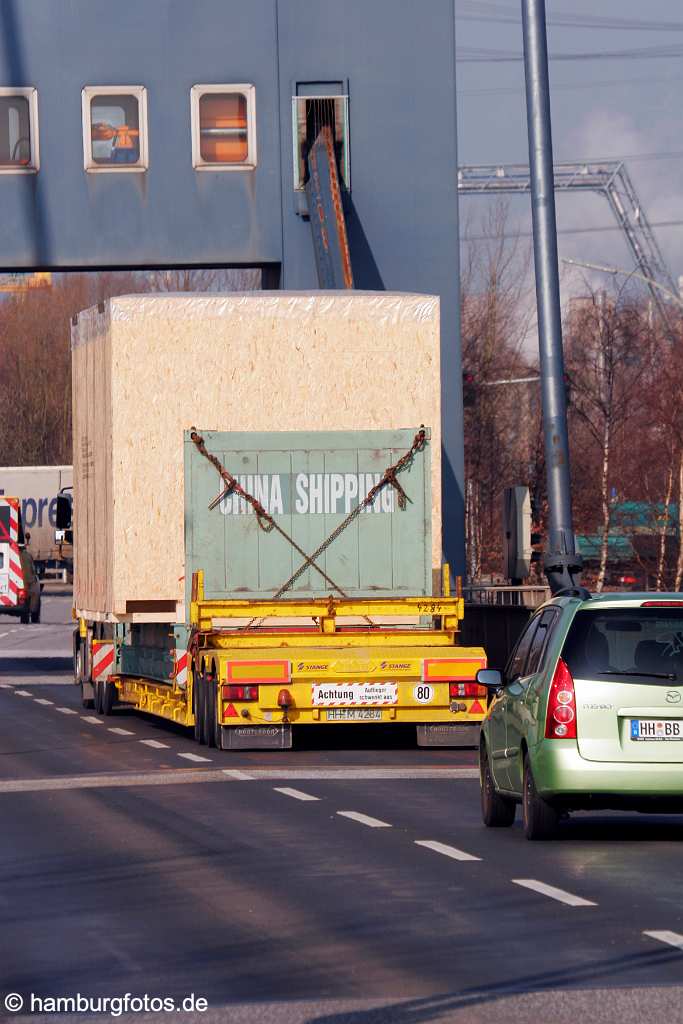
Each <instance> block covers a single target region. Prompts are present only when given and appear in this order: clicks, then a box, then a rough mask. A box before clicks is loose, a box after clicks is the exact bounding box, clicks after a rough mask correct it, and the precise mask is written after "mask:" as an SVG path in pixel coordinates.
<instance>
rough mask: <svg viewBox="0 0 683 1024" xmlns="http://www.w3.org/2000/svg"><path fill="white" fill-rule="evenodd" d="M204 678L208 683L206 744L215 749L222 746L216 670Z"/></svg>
mask: <svg viewBox="0 0 683 1024" xmlns="http://www.w3.org/2000/svg"><path fill="white" fill-rule="evenodd" d="M204 679H205V683H206V722H205V727H206V745H207V746H208V747H212V748H213V749H214V750H215V749H216V747H218V748H220V733H219V731H218V730H219V725H218V715H217V711H218V707H217V700H216V697H217V694H216V674H215V672H212V673H211V674H210V675H208V676H205V677H204Z"/></svg>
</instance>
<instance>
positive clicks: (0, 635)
mask: <svg viewBox="0 0 683 1024" xmlns="http://www.w3.org/2000/svg"><path fill="white" fill-rule="evenodd" d="M3 636H9V633H0V640H2V638H3Z"/></svg>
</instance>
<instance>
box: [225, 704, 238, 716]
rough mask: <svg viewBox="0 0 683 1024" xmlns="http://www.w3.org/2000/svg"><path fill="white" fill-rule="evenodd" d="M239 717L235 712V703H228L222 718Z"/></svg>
mask: <svg viewBox="0 0 683 1024" xmlns="http://www.w3.org/2000/svg"><path fill="white" fill-rule="evenodd" d="M239 717H240V716H239V715H238V714H237V711H236V710H235V705H234V704H228V706H227V708H226V709H225V711H224V712H223V718H239Z"/></svg>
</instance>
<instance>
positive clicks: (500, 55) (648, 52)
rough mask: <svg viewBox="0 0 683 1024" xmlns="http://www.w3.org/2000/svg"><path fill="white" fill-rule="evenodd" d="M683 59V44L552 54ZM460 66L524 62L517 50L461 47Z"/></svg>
mask: <svg viewBox="0 0 683 1024" xmlns="http://www.w3.org/2000/svg"><path fill="white" fill-rule="evenodd" d="M675 57H683V44H680V43H675V44H673V45H671V46H646V47H642V48H640V49H630V50H591V51H589V50H586V51H582V52H576V53H550V54H548V60H551V61H563V62H569V61H585V60H656V59H670V58H675ZM455 59H456V63H458V64H516V63H520V62H521V61H523V60H524V57H523V56H522V53H521V52H517V51H516V50H489V49H486V48H484V47H474V46H461V47H460V49H459V50H456V57H455Z"/></svg>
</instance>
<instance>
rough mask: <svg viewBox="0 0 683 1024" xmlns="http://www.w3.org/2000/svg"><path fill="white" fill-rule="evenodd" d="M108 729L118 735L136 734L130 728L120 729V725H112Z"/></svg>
mask: <svg viewBox="0 0 683 1024" xmlns="http://www.w3.org/2000/svg"><path fill="white" fill-rule="evenodd" d="M107 731H108V732H114V733H116V735H117V736H135V733H134V732H131V731H130V729H119V728H118V726H116V727H115V726H111V727H110V728H109V729H108V730H107Z"/></svg>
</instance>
